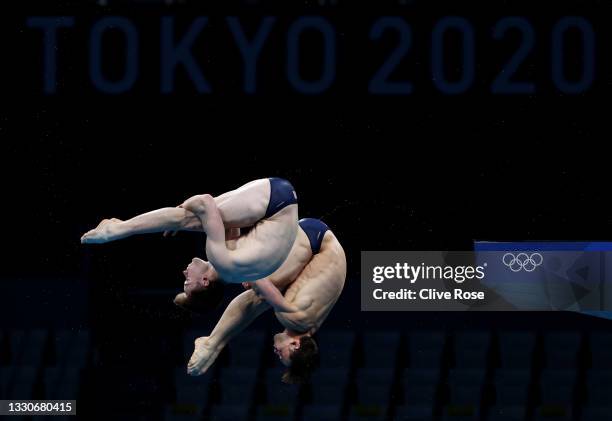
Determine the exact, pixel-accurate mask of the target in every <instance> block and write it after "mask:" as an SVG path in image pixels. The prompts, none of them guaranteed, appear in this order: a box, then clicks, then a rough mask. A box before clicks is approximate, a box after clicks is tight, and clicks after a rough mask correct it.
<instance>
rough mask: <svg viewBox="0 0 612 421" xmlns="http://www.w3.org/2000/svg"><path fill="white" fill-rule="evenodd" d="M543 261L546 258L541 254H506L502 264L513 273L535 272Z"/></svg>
mask: <svg viewBox="0 0 612 421" xmlns="http://www.w3.org/2000/svg"><path fill="white" fill-rule="evenodd" d="M543 260H544V258H543V257H542V255H541V254H540V253H532V254H527V253H519V254H517V255H516V256H515V255H514V254H512V253H506V254H504V257H502V262H503V263H504V265H506V266H508V268H509V269H510V270H511V271H512V272H520V271H521V270H524V271H525V272H533V271H534V270H535V269H536V268H537V267H538V266H540V265H541V264H542V262H543Z"/></svg>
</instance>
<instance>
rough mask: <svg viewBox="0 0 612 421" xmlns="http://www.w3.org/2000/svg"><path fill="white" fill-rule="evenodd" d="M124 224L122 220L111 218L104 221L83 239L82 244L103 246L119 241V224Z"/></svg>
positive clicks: (84, 235)
mask: <svg viewBox="0 0 612 421" xmlns="http://www.w3.org/2000/svg"><path fill="white" fill-rule="evenodd" d="M120 222H123V221H122V220H121V219H117V218H111V219H103V220H102V222H100V223H99V224H98V226H97V227H96V228H94V229H92V230H90V231H88V232H86V233H85V234H83V236H82V237H81V243H82V244H103V243H108V242H109V241H113V240H117V239H118V237H119V236H118V234H117V229H116V228H117V224H119V223H120Z"/></svg>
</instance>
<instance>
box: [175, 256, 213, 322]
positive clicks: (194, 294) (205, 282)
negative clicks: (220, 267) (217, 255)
mask: <svg viewBox="0 0 612 421" xmlns="http://www.w3.org/2000/svg"><path fill="white" fill-rule="evenodd" d="M183 275H184V276H185V283H184V291H185V292H182V293H180V294H178V295H177V296H176V297H175V298H174V303H175V304H176V305H178V306H179V307H182V308H184V309H187V310H190V311H193V312H195V313H205V312H206V311H208V310H213V309H215V308H217V307H218V306H219V304H221V301H222V300H223V290H224V284H223V282H222V281H221V279H220V278H219V274H218V273H217V271H216V270H215V268H214V266H213V265H212V264H211V263H210V262H207V261H206V260H202V259H199V258H197V257H194V258H193V259H192V260H191V263H189V265H187V267H186V268H185V270H184V271H183Z"/></svg>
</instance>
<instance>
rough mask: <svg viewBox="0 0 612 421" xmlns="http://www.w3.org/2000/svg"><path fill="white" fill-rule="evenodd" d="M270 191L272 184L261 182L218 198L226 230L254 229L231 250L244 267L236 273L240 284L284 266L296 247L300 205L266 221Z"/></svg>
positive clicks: (242, 237) (262, 180)
mask: <svg viewBox="0 0 612 421" xmlns="http://www.w3.org/2000/svg"><path fill="white" fill-rule="evenodd" d="M270 190H271V189H270V181H269V180H268V179H261V180H255V181H251V182H250V183H248V184H245V185H244V186H242V187H240V188H238V189H236V190H232V191H230V192H227V193H224V194H222V195H220V196H217V197H215V203H216V205H217V208H218V209H219V212H220V214H221V218H222V219H223V224H224V225H225V227H226V228H245V227H252V228H251V229H250V231H248V233H246V234H245V235H242V236H241V237H240V238H238V239H237V241H236V242H235V246H234V247H233V249H232V250H231V253H232V257H233V259H234V262H235V263H236V264H238V265H241V264H242V265H243V266H242V267H241V268H239V269H240V270H237V273H238V274H239V275H240V278H241V279H240V280H241V281H246V280H256V279H259V278H261V277H262V276H261V275H262V274H265V275H269V274H270V273H273V272H274V270H271V269H277V268H279V267H280V266H281V264H282V263H283V262H284V261H285V260H286V258H287V256H288V253H289V252H290V250H291V247H292V244H294V239H295V236H296V233H297V220H298V205H297V204H293V205H289V206H286V207H284V208H283V209H281V210H280V211H278V212H276V213H275V214H274V215H272V216H269V217H267V218H265V214H266V210H267V208H268V203H269V201H270ZM226 280H229V279H226Z"/></svg>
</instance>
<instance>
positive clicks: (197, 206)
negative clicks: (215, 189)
mask: <svg viewBox="0 0 612 421" xmlns="http://www.w3.org/2000/svg"><path fill="white" fill-rule="evenodd" d="M214 202H215V199H214V198H213V197H212V196H211V195H210V194H199V195H197V196H193V197H190V198H189V199H187V200H186V201H185V203H183V204H182V205H181V207H182V208H183V209H185V210H188V211H189V212H192V213H194V214H196V215H198V216H200V215H202V214H204V213H206V209H208V208H209V206H211V205H213V206H214Z"/></svg>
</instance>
